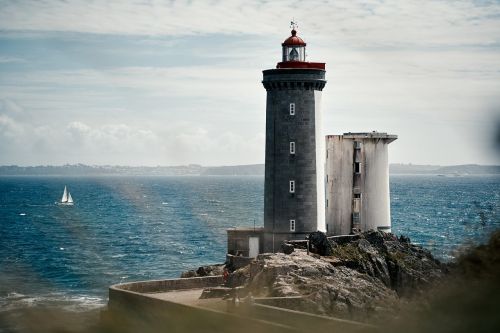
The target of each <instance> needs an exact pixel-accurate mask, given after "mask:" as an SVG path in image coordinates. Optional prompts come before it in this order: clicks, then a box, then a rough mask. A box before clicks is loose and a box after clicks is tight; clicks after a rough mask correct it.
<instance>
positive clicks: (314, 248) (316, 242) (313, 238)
mask: <svg viewBox="0 0 500 333" xmlns="http://www.w3.org/2000/svg"><path fill="white" fill-rule="evenodd" d="M309 247H310V249H311V252H313V253H316V254H319V255H320V256H330V255H332V253H333V244H332V243H331V242H330V241H329V240H328V238H327V237H326V234H325V233H323V232H321V231H315V232H312V233H310V234H309Z"/></svg>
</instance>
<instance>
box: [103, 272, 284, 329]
mask: <svg viewBox="0 0 500 333" xmlns="http://www.w3.org/2000/svg"><path fill="white" fill-rule="evenodd" d="M182 280H187V279H182ZM143 283H144V284H148V283H149V282H143ZM153 285H156V283H153ZM123 286H124V285H121V287H120V285H119V286H113V287H111V288H110V290H109V302H108V310H107V311H106V312H104V313H103V315H102V316H101V321H102V325H103V326H104V328H105V331H106V332H111V333H118V332H119V333H123V332H126V333H128V332H130V333H132V332H134V333H135V332H141V333H156V332H158V333H159V332H171V333H177V332H183V333H184V332H186V333H187V332H213V333H221V332H228V333H229V332H248V333H250V332H283V333H285V332H290V327H289V326H284V325H281V324H278V323H272V322H264V321H262V320H258V319H254V318H250V317H243V316H239V315H236V314H232V313H227V312H222V311H217V310H213V309H208V308H201V307H196V306H189V305H185V304H179V303H175V302H172V301H167V300H162V299H158V298H154V297H150V296H149V295H148V294H143V293H139V292H136V291H131V290H130V289H133V288H132V287H126V288H123ZM147 289H153V286H150V287H147ZM293 331H294V330H293V329H292V332H293Z"/></svg>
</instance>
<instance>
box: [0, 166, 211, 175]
mask: <svg viewBox="0 0 500 333" xmlns="http://www.w3.org/2000/svg"><path fill="white" fill-rule="evenodd" d="M202 170H203V167H202V166H201V165H197V164H190V165H181V166H157V167H130V166H110V165H100V166H94V165H85V164H73V165H63V166H50V165H48V166H29V167H20V166H16V165H9V166H0V176H2V175H3V176H106V175H109V176H114V175H116V176H120V175H121V176H186V175H194V176H197V175H200V174H201V173H202Z"/></svg>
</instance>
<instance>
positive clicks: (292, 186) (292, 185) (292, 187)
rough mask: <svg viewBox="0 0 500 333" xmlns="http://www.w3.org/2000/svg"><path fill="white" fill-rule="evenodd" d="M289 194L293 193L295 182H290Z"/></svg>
mask: <svg viewBox="0 0 500 333" xmlns="http://www.w3.org/2000/svg"><path fill="white" fill-rule="evenodd" d="M290 193H295V180H290Z"/></svg>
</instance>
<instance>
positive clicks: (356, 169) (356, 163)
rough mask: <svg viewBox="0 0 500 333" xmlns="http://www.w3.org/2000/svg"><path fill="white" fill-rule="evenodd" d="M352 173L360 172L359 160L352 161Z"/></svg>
mask: <svg viewBox="0 0 500 333" xmlns="http://www.w3.org/2000/svg"><path fill="white" fill-rule="evenodd" d="M354 173H356V174H358V173H361V163H360V162H354Z"/></svg>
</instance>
